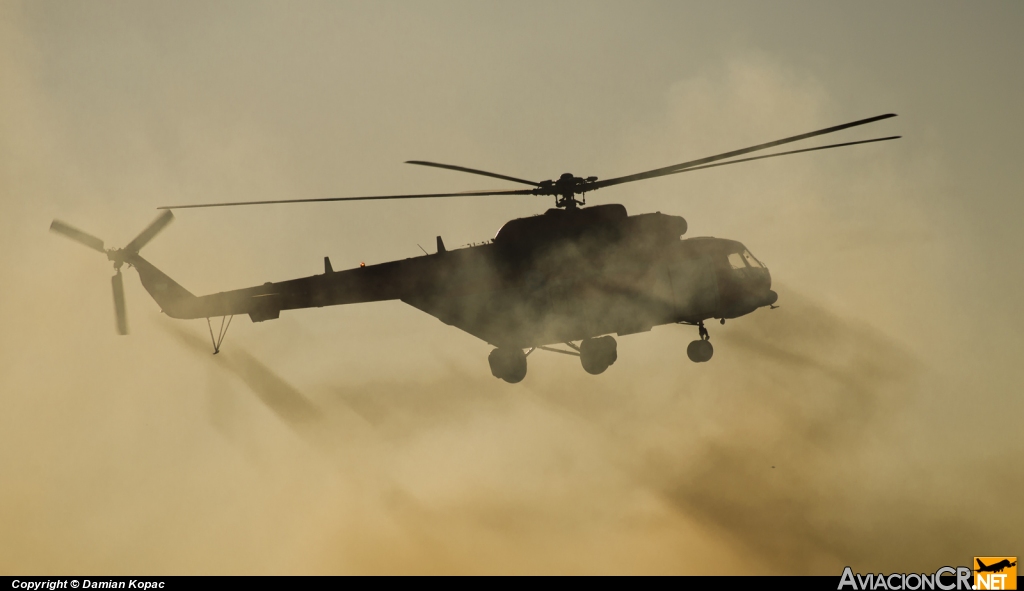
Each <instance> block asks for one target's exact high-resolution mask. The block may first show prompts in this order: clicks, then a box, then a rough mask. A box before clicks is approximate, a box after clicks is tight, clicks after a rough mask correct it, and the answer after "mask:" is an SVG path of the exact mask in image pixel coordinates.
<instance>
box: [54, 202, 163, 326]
mask: <svg viewBox="0 0 1024 591" xmlns="http://www.w3.org/2000/svg"><path fill="white" fill-rule="evenodd" d="M172 220H174V214H172V213H171V212H170V211H169V210H168V211H164V212H163V213H161V214H160V215H159V216H158V217H157V218H156V219H155V220H153V222H152V223H150V224H149V226H147V227H146V229H145V230H143V231H142V232H140V233H139V235H138V236H136V237H135V239H134V240H132V241H131V242H129V243H128V245H127V246H125V247H124V248H110V249H105V248H104V247H103V241H102V240H100V239H99V238H97V237H95V236H93V235H92V234H89V233H87V232H83V231H81V230H79V229H78V228H75V227H73V226H71V225H68V224H65V223H64V222H62V221H60V220H53V223H51V224H50V231H51V232H56V233H57V234H61V235H63V236H65V237H67V238H70V239H71V240H74V241H75V242H78V243H79V244H82V245H84V246H86V247H88V248H91V249H92V250H95V251H97V252H101V253H103V254H105V255H107V259H108V260H110V261H112V262H113V263H114V271H115V273H114V276H113V277H111V278H110V285H111V288H112V290H113V294H114V320H115V322H116V329H117V334H119V335H126V334H128V313H127V310H126V307H125V300H124V278H123V276H122V275H121V267H122V265H124V263H125V262H127V261H128V258H129V257H131V256H133V255H136V254H138V253H139V251H140V250H141V249H142V247H143V246H145V245H146V244H148V243H149V241H150V240H152V239H153V238H154V237H156V235H157V234H159V233H160V231H161V230H163V229H164V228H165V227H167V224H169V223H171V221H172ZM129 264H130V263H129Z"/></svg>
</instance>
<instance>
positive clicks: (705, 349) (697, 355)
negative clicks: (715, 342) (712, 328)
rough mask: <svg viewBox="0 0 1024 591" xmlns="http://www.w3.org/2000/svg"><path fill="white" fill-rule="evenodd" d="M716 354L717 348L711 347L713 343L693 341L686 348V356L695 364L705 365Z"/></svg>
mask: <svg viewBox="0 0 1024 591" xmlns="http://www.w3.org/2000/svg"><path fill="white" fill-rule="evenodd" d="M714 354H715V348H714V347H712V346H711V341H705V340H699V341H693V342H692V343H690V344H689V346H687V347H686V356H687V357H689V358H690V361H692V362H694V363H704V362H705V361H708V360H709V359H711V356H712V355H714Z"/></svg>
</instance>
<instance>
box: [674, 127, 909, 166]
mask: <svg viewBox="0 0 1024 591" xmlns="http://www.w3.org/2000/svg"><path fill="white" fill-rule="evenodd" d="M901 137H903V136H902V135H890V136H889V137H880V138H875V139H873V140H860V141H857V142H844V143H842V144H829V145H827V146H818V147H817V148H804V149H803V150H790V151H788V152H779V153H778V154H768V155H767V156H754V157H752V158H740V159H739V160H730V161H728V162H717V163H715V164H705V165H704V166H691V167H689V168H681V169H679V170H677V171H675V172H668V173H665V174H679V173H681V172H690V171H691V170H703V169H705V168H715V167H716V166H725V165H727V164H739V163H740V162H751V161H753V160H764V159H765V158H775V157H777V156H789V155H790V154H802V153H804V152H816V151H818V150H828V149H830V148H842V147H844V146H856V145H857V144H873V143H875V142H887V141H889V140H898V139H900V138H901Z"/></svg>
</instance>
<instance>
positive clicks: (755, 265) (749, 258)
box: [743, 250, 764, 269]
mask: <svg viewBox="0 0 1024 591" xmlns="http://www.w3.org/2000/svg"><path fill="white" fill-rule="evenodd" d="M743 259H744V260H745V261H747V264H748V265H750V266H751V267H753V268H755V269H763V268H764V265H762V264H761V261H759V260H757V259H755V258H754V255H752V254H750V251H749V250H744V251H743Z"/></svg>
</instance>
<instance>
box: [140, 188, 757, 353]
mask: <svg viewBox="0 0 1024 591" xmlns="http://www.w3.org/2000/svg"><path fill="white" fill-rule="evenodd" d="M685 232H686V221H685V220H684V219H683V218H681V217H678V216H670V215H665V214H661V213H654V214H641V215H634V216H629V215H628V214H627V213H626V209H625V208H624V207H623V206H621V205H600V206H594V207H587V208H580V209H569V210H560V209H552V210H549V211H548V212H546V213H545V214H542V215H539V216H533V217H529V218H521V219H517V220H512V221H510V222H508V223H506V224H505V225H504V226H503V227H502V228H501V230H500V231H499V232H498V233H497V234H496V235H495V237H494V239H493V240H492V241H490V242H489V243H486V244H483V245H478V246H472V247H468V248H460V249H454V250H446V249H444V247H443V243H442V242H441V241H440V239H439V240H438V246H439V249H438V252H437V253H435V254H430V255H425V256H419V257H414V258H409V259H404V260H399V261H392V262H387V263H381V264H377V265H367V266H361V267H358V268H355V269H349V270H344V271H333V270H332V269H331V268H330V265H329V264H326V265H325V272H324V273H323V274H320V275H314V276H310V277H304V278H300V279H293V280H289V281H281V282H276V283H266V284H263V285H261V286H257V287H251V288H246V289H240V290H234V291H229V292H223V293H217V294H212V295H207V296H201V297H196V296H193V295H192V294H190V293H188V292H187V291H186V290H184V288H182V287H181V286H180V285H178V284H177V283H175V282H174V281H173V280H171V279H170V278H169V277H167V276H166V275H164V274H163V273H162V272H160V271H159V270H157V269H156V268H155V267H153V266H152V265H151V264H149V263H148V262H147V261H146V260H145V259H142V257H140V256H138V255H137V254H136V255H133V256H132V257H130V258H129V259H127V262H129V263H131V264H133V265H134V266H135V267H136V268H137V269H138V271H139V274H140V277H141V278H142V282H143V285H144V286H145V287H146V289H147V290H148V291H149V292H150V293H151V294H152V295H153V297H154V299H156V300H157V302H158V303H159V304H160V306H161V308H163V310H164V312H165V313H167V314H168V315H169V316H172V317H174V318H211V317H216V316H231V315H238V314H248V315H249V316H250V318H251V319H252V320H253V321H256V322H260V321H264V320H270V319H274V318H278V317H279V315H280V313H281V311H282V310H294V309H300V308H313V307H323V306H333V305H340V304H353V303H360V302H373V301H385V300H401V301H403V302H405V303H407V304H409V305H411V306H414V307H416V308H418V309H420V310H422V311H424V312H426V313H428V314H430V315H432V316H434V317H436V318H438V319H439V320H441V321H442V322H444V323H445V324H449V325H452V326H456V327H458V328H460V329H462V330H464V331H466V332H468V333H470V334H472V335H474V336H476V337H478V338H480V339H482V340H484V341H486V342H488V343H491V344H492V345H495V346H496V347H501V348H527V347H536V346H543V345H549V344H554V343H565V342H571V341H576V340H582V339H586V338H590V337H594V336H598V335H604V334H612V333H614V334H618V335H625V334H632V333H637V332H643V331H647V330H650V329H651V328H652V327H653V326H658V325H662V324H670V323H679V322H683V323H693V324H697V323H700V322H702V321H704V320H707V319H709V318H722V319H726V318H735V317H738V316H743V315H745V314H748V313H750V312H752V311H754V310H756V309H757V308H759V307H762V306H768V305H771V304H773V303H775V301H776V299H777V296H776V294H775V292H773V291H771V289H770V288H771V275H770V274H769V272H768V269H767V268H765V267H764V266H763V265H762V264H761V263H760V262H759V261H757V259H756V258H754V257H753V255H751V254H750V252H749V251H748V250H747V249H746V248H745V247H744V246H743V245H742V244H741V243H739V242H736V241H734V240H727V239H720V238H689V239H681V237H682V235H683V234H684V233H685Z"/></svg>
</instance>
